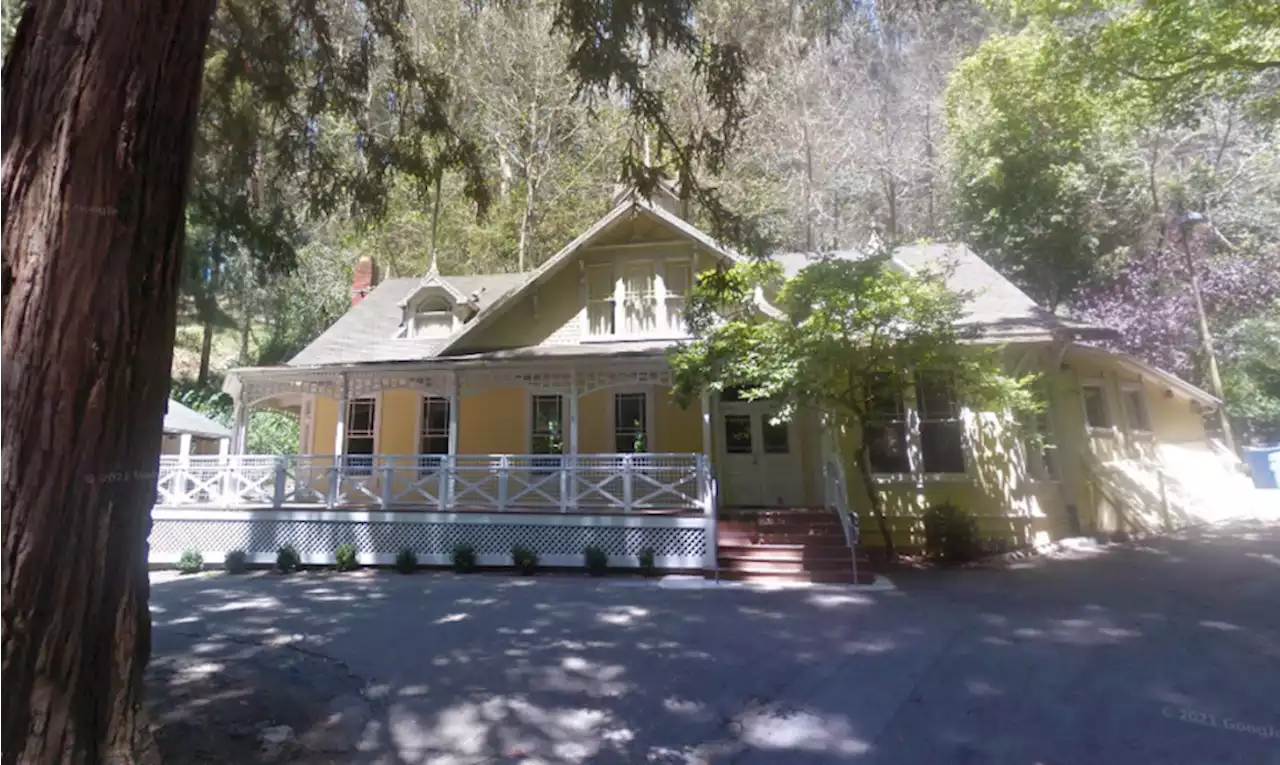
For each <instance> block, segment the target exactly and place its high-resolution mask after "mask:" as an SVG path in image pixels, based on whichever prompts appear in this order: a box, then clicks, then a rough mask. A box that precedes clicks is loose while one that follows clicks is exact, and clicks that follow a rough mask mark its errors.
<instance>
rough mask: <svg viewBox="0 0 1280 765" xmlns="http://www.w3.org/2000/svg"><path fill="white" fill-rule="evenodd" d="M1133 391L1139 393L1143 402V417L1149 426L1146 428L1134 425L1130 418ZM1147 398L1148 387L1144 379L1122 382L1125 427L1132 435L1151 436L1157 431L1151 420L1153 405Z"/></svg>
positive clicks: (1121, 403)
mask: <svg viewBox="0 0 1280 765" xmlns="http://www.w3.org/2000/svg"><path fill="white" fill-rule="evenodd" d="M1131 393H1136V394H1138V398H1139V400H1140V401H1141V402H1142V415H1143V416H1142V419H1145V420H1146V421H1147V427H1145V428H1141V427H1134V426H1133V423H1132V422H1130V420H1129V415H1130V414H1131V412H1130V411H1129V394H1131ZM1147 399H1148V396H1147V387H1146V385H1144V384H1143V382H1142V380H1123V381H1121V382H1120V405H1121V408H1122V409H1123V410H1124V428H1125V430H1126V431H1127V432H1128V433H1129V434H1130V435H1134V436H1142V437H1149V436H1152V435H1154V433H1155V427H1154V426H1153V424H1152V421H1151V407H1150V406H1148V405H1147Z"/></svg>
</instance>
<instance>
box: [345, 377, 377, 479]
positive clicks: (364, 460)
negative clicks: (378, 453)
mask: <svg viewBox="0 0 1280 765" xmlns="http://www.w3.org/2000/svg"><path fill="white" fill-rule="evenodd" d="M377 423H378V400H377V399H376V398H373V397H371V396H370V397H366V398H355V399H352V400H350V401H348V402H347V422H346V448H345V451H346V453H347V454H348V455H349V456H348V458H347V460H346V465H347V468H348V470H347V472H348V473H350V474H352V475H369V474H371V473H372V472H373V453H374V451H373V450H374V446H375V444H374V441H375V440H376V438H377Z"/></svg>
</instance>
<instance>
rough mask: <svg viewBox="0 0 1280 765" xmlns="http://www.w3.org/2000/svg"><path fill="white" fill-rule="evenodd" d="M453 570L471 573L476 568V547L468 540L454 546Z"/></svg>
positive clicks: (460, 572)
mask: <svg viewBox="0 0 1280 765" xmlns="http://www.w3.org/2000/svg"><path fill="white" fill-rule="evenodd" d="M452 554H453V570H454V571H456V572H458V573H459V574H469V573H471V572H472V571H475V570H476V548H475V547H474V546H472V545H470V544H467V543H466V542H460V543H458V544H456V545H454V546H453V553H452Z"/></svg>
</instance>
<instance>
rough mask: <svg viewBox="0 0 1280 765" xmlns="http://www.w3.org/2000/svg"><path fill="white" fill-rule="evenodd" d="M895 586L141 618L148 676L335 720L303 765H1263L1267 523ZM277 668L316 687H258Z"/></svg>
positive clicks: (156, 596)
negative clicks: (311, 760)
mask: <svg viewBox="0 0 1280 765" xmlns="http://www.w3.org/2000/svg"><path fill="white" fill-rule="evenodd" d="M897 584H898V588H899V589H898V590H897V591H894V592H882V593H863V592H850V591H847V590H846V591H842V590H834V589H833V590H812V591H781V592H750V591H742V590H715V591H707V590H693V591H680V590H676V591H672V590H661V589H656V588H653V587H637V586H627V583H625V582H619V581H612V580H606V581H595V580H589V579H577V578H556V577H539V578H534V579H519V578H508V577H501V576H472V577H454V576H452V575H449V574H419V575H414V576H407V577H406V576H399V575H396V574H392V573H371V572H362V573H359V574H350V575H335V574H324V575H322V574H307V575H298V576H293V577H279V576H274V575H254V576H248V577H226V576H221V575H212V576H202V577H197V578H188V579H182V580H178V581H169V582H160V583H157V584H156V585H155V586H154V587H153V592H152V601H153V610H154V617H155V624H156V630H155V643H156V656H157V661H158V662H160V663H161V664H163V663H164V662H166V661H170V662H172V661H175V660H179V659H180V660H183V661H187V662H191V661H194V660H196V659H197V658H198V660H199V661H201V662H204V663H205V666H206V670H207V671H211V672H218V671H231V670H232V669H234V668H235V667H237V666H240V667H241V668H242V669H243V668H244V667H253V666H258V667H260V668H262V670H261V671H263V672H276V673H277V674H276V675H273V676H272V677H271V679H270V680H269V681H268V680H264V682H271V683H282V682H283V683H286V684H289V685H291V686H294V685H296V688H294V690H295V691H296V692H297V693H298V694H299V695H300V696H304V697H306V698H308V699H310V700H311V701H313V702H314V701H317V700H322V701H327V700H328V699H330V698H337V701H335V702H333V704H332V708H331V709H329V711H330V712H333V713H334V716H333V717H332V718H331V719H329V720H328V722H329V723H330V724H332V725H334V726H336V727H335V728H334V730H337V731H338V732H339V734H340V735H338V738H339V739H341V738H344V737H345V739H346V740H345V741H337V742H336V743H333V742H331V744H332V749H333V751H332V752H331V753H330V754H329V755H328V756H327V758H324V759H318V760H316V761H318V762H378V763H433V765H434V764H440V765H443V764H445V763H481V762H493V763H516V762H525V763H536V762H548V763H571V764H572V763H587V762H593V763H594V762H601V763H646V762H652V763H728V762H732V763H742V764H745V763H752V764H755V765H774V764H777V765H785V764H787V763H840V762H857V763H975V764H976V763H1009V764H1010V765H1014V764H1017V765H1037V764H1038V765H1064V764H1066V763H1080V764H1081V765H1101V764H1103V763H1125V764H1126V765H1132V764H1144V765H1145V764H1146V763H1152V764H1156V763H1158V764H1160V765H1173V764H1175V763H1187V764H1188V765H1192V764H1194V765H1221V764H1225V763H1246V764H1247V765H1268V764H1280V523H1276V522H1274V521H1273V522H1260V521H1253V522H1249V521H1236V522H1233V523H1231V524H1228V525H1226V526H1219V527H1214V528H1209V529H1204V530H1200V531H1196V532H1193V533H1188V534H1185V535H1183V536H1181V537H1179V538H1174V539H1164V540H1160V541H1158V542H1151V543H1147V544H1145V545H1132V546H1124V547H1120V548H1111V549H1109V550H1106V551H1102V552H1098V553H1096V554H1083V553H1082V554H1081V557H1080V558H1079V559H1068V560H1039V561H1035V562H1034V563H1032V564H1029V565H1028V566H1027V567H1026V568H1022V569H1014V570H983V571H962V572H949V573H943V574H938V573H933V574H920V575H912V576H904V577H902V578H900V579H899V580H898V581H897ZM299 657H308V658H309V659H312V660H315V661H322V662H326V665H327V666H332V667H334V668H336V669H337V670H338V672H337V673H336V674H334V675H332V676H333V677H338V678H339V680H338V681H334V680H327V681H326V680H322V679H321V678H320V673H317V672H308V671H299V672H298V673H296V674H295V676H291V677H292V678H293V679H292V680H281V679H280V676H279V675H278V673H279V672H280V671H283V670H281V667H283V666H285V665H289V664H290V662H292V661H293V660H294V659H296V658H299ZM254 662H257V664H256V665H255V664H254ZM298 666H304V665H298ZM353 694H355V695H353ZM224 701H225V700H224ZM218 703H224V702H223V701H219V700H217V699H213V700H210V701H207V702H206V706H205V707H204V708H205V709H208V708H210V707H209V705H213V706H216V705H217V704H218ZM228 703H229V702H228ZM237 703H241V704H243V703H246V702H245V700H244V699H241V700H239V701H238V702H237ZM302 706H305V705H299V708H301V707H302ZM299 714H302V713H299ZM302 716H303V717H304V718H305V717H306V716H307V715H302ZM343 718H346V719H345V721H344V719H343ZM291 722H292V724H293V725H294V727H295V728H298V729H299V732H303V729H306V728H307V727H308V725H311V724H316V725H322V724H324V722H325V721H323V720H319V719H297V720H292V721H291ZM344 726H345V727H344Z"/></svg>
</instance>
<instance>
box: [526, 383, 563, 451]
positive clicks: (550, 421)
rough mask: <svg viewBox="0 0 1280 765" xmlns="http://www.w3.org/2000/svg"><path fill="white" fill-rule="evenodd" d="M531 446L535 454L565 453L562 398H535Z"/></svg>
mask: <svg viewBox="0 0 1280 765" xmlns="http://www.w3.org/2000/svg"><path fill="white" fill-rule="evenodd" d="M531 427H532V432H531V433H530V440H529V445H530V448H531V450H532V451H533V453H534V454H563V453H564V404H563V399H562V398H561V397H560V396H534V397H533V421H532V423H531Z"/></svg>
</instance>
